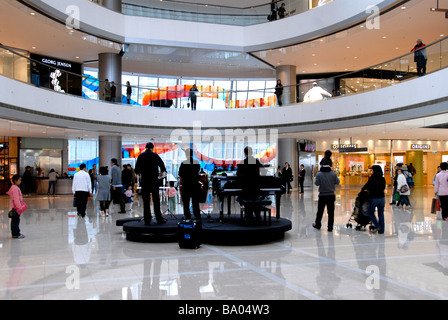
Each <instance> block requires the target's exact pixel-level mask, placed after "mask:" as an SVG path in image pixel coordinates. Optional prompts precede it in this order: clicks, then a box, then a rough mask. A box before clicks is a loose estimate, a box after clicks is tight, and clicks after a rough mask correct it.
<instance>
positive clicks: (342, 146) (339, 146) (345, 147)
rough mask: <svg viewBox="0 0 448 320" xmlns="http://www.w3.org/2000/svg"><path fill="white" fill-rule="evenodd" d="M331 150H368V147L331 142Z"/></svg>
mask: <svg viewBox="0 0 448 320" xmlns="http://www.w3.org/2000/svg"><path fill="white" fill-rule="evenodd" d="M331 149H332V150H338V151H339V152H368V151H369V149H368V148H359V147H358V145H357V144H332V145H331Z"/></svg>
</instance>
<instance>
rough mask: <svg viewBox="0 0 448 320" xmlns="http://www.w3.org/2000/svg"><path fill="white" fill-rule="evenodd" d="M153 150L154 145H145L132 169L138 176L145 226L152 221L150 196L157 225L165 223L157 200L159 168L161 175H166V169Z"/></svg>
mask: <svg viewBox="0 0 448 320" xmlns="http://www.w3.org/2000/svg"><path fill="white" fill-rule="evenodd" d="M153 150H154V144H152V143H151V142H148V143H147V144H146V151H145V152H143V153H141V154H140V155H139V156H138V158H137V162H136V164H135V169H134V171H135V173H136V174H139V175H140V186H141V187H142V199H143V218H144V221H145V224H146V225H149V224H151V219H152V216H151V207H150V200H151V195H152V203H153V205H154V213H155V216H156V219H157V224H163V223H166V219H164V218H163V217H162V212H161V211H160V198H159V168H160V172H161V173H162V174H163V173H165V174H166V168H165V164H164V163H163V160H162V159H161V158H160V157H159V155H158V154H157V153H155V152H154V151H153Z"/></svg>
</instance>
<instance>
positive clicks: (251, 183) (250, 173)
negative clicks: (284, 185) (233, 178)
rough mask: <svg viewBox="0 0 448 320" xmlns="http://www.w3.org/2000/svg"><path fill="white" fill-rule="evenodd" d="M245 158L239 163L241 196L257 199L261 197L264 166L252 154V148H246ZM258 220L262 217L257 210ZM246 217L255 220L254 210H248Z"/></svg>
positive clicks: (238, 175)
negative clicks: (261, 176)
mask: <svg viewBox="0 0 448 320" xmlns="http://www.w3.org/2000/svg"><path fill="white" fill-rule="evenodd" d="M244 155H245V157H246V158H245V159H244V160H243V161H242V162H241V163H239V164H238V168H237V173H236V175H237V177H238V182H239V184H240V185H241V188H242V193H241V198H242V199H244V200H257V199H259V198H260V169H261V168H263V165H262V164H261V162H260V161H259V160H258V159H256V158H255V157H254V156H253V155H252V148H251V147H246V148H244ZM255 215H256V218H257V220H258V219H260V212H255ZM246 218H247V219H248V220H249V221H250V220H253V212H251V211H250V210H246Z"/></svg>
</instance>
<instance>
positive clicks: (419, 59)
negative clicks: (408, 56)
mask: <svg viewBox="0 0 448 320" xmlns="http://www.w3.org/2000/svg"><path fill="white" fill-rule="evenodd" d="M425 46H426V45H425V44H424V43H423V42H422V39H417V44H416V45H415V46H414V48H412V50H411V52H414V62H415V63H417V75H418V76H422V75H424V74H425V73H426V61H428V56H427V55H426V49H424V47H425Z"/></svg>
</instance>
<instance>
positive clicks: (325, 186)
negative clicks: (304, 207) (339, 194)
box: [313, 150, 339, 232]
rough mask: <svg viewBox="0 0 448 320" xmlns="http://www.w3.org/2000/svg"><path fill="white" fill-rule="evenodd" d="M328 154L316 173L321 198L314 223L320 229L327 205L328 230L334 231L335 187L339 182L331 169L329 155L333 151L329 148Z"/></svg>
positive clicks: (316, 182) (315, 182) (316, 183)
mask: <svg viewBox="0 0 448 320" xmlns="http://www.w3.org/2000/svg"><path fill="white" fill-rule="evenodd" d="M325 153H326V156H325V157H324V158H323V159H322V161H321V162H320V165H321V168H320V170H319V172H318V173H317V174H316V178H315V181H314V184H315V185H316V186H318V187H319V200H318V202H317V213H316V221H315V223H313V227H314V228H315V229H318V230H320V228H321V223H322V217H323V214H324V210H325V207H326V208H327V214H328V231H329V232H332V231H333V224H334V203H335V201H336V196H335V188H336V185H338V184H339V178H338V175H337V174H336V173H335V172H334V171H332V170H331V166H332V161H331V159H330V158H329V157H327V155H331V151H329V150H327V151H326V152H325Z"/></svg>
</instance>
